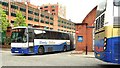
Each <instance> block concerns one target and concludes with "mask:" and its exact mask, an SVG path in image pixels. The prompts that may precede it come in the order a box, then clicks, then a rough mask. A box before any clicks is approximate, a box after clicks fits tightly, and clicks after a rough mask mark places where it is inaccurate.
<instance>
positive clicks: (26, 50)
mask: <svg viewBox="0 0 120 68" xmlns="http://www.w3.org/2000/svg"><path fill="white" fill-rule="evenodd" d="M11 52H12V53H21V54H28V53H29V49H28V48H11Z"/></svg>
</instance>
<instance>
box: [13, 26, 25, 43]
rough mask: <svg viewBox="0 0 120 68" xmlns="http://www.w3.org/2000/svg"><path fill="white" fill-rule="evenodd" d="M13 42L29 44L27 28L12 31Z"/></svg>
mask: <svg viewBox="0 0 120 68" xmlns="http://www.w3.org/2000/svg"><path fill="white" fill-rule="evenodd" d="M11 42H15V43H25V42H27V36H26V32H25V28H17V29H13V30H12V36H11Z"/></svg>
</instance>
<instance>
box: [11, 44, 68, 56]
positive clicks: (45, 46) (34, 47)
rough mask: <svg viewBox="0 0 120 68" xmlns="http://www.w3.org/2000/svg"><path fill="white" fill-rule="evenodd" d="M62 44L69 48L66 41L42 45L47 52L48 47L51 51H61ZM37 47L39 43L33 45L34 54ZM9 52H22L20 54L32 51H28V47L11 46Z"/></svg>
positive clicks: (36, 51)
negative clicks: (58, 43)
mask: <svg viewBox="0 0 120 68" xmlns="http://www.w3.org/2000/svg"><path fill="white" fill-rule="evenodd" d="M64 45H66V46H67V50H70V45H67V43H66V42H65V43H62V44H60V45H44V48H45V52H48V48H49V47H52V48H53V51H62V50H63V47H64ZM39 47H40V45H36V46H33V52H34V54H37V53H38V48H39ZM11 52H12V53H22V54H30V53H32V52H29V48H15V47H12V48H11Z"/></svg>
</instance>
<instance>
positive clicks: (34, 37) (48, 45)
mask: <svg viewBox="0 0 120 68" xmlns="http://www.w3.org/2000/svg"><path fill="white" fill-rule="evenodd" d="M72 49H74V37H73V35H72V34H69V33H63V32H58V31H53V30H43V29H40V28H33V27H23V26H22V27H21V26H19V27H15V28H13V29H12V36H11V52H12V53H21V54H33V53H34V54H44V53H45V52H54V51H67V50H72Z"/></svg>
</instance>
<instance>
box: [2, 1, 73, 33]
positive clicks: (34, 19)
mask: <svg viewBox="0 0 120 68" xmlns="http://www.w3.org/2000/svg"><path fill="white" fill-rule="evenodd" d="M0 4H1V5H2V8H3V10H4V11H5V12H6V14H7V19H8V21H9V23H11V26H12V27H13V23H14V20H15V17H16V12H17V11H21V13H22V15H23V16H24V17H25V19H26V23H27V24H32V25H37V26H39V27H40V28H43V29H49V30H56V31H63V32H70V33H73V32H75V25H74V23H73V22H71V21H69V20H66V19H64V18H61V17H59V16H58V15H56V14H52V13H49V12H46V11H42V10H41V9H40V7H39V6H35V5H32V4H30V3H29V2H10V1H9V0H4V1H0Z"/></svg>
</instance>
